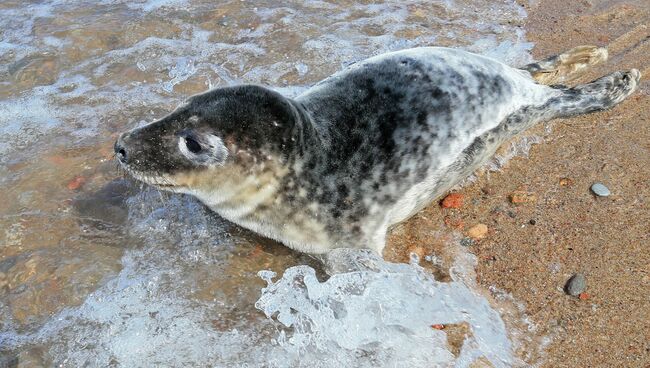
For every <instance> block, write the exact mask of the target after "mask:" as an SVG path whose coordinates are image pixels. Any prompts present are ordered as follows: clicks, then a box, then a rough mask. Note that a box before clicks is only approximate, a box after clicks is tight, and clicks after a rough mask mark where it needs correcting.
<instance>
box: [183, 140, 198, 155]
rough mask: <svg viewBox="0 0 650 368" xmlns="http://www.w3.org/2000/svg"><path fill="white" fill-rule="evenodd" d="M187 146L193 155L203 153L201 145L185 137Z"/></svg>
mask: <svg viewBox="0 0 650 368" xmlns="http://www.w3.org/2000/svg"><path fill="white" fill-rule="evenodd" d="M185 146H186V147H187V150H188V151H190V152H192V153H199V152H201V145H200V144H199V142H197V141H196V140H194V138H191V137H185Z"/></svg>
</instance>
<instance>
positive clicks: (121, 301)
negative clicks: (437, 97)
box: [0, 0, 532, 367]
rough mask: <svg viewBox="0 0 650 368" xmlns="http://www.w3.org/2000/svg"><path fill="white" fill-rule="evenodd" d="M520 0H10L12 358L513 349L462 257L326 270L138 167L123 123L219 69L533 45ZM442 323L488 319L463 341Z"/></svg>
mask: <svg viewBox="0 0 650 368" xmlns="http://www.w3.org/2000/svg"><path fill="white" fill-rule="evenodd" d="M524 17H525V13H524V12H523V10H522V9H521V8H520V7H519V6H518V5H516V4H515V3H514V2H512V1H507V0H498V1H494V2H490V4H489V5H484V4H483V2H481V1H467V0H462V1H459V0H456V1H452V0H448V1H433V2H432V1H408V2H402V1H384V2H376V3H369V2H365V1H356V2H355V1H339V2H336V3H333V2H325V1H291V2H280V1H254V2H253V1H239V0H237V1H224V2H220V3H215V2H213V1H189V0H187V1H185V0H149V1H138V2H132V1H120V0H105V1H92V2H91V1H74V2H72V1H65V0H58V1H56V0H55V1H4V2H1V3H0V30H2V37H1V39H0V203H2V204H3V206H2V207H1V208H0V301H1V302H2V304H1V305H0V366H2V365H3V364H7V363H10V362H19V364H21V365H22V366H41V365H42V366H50V365H53V364H58V365H61V366H70V367H77V366H82V365H88V366H106V365H111V366H124V367H134V366H147V365H161V364H162V365H174V366H188V365H190V366H191V365H199V366H204V365H212V366H245V365H249V366H261V365H265V366H279V367H281V366H297V365H301V364H302V365H305V366H307V365H311V366H313V365H316V366H339V365H341V364H343V365H357V366H360V365H362V364H364V365H368V366H377V365H380V366H406V365H408V366H431V364H435V363H437V364H439V365H443V366H454V365H456V366H469V364H470V363H471V362H472V361H474V360H476V359H479V360H480V359H487V360H489V361H490V362H491V363H492V364H493V365H495V366H503V365H511V364H514V362H515V361H516V360H517V358H516V357H514V356H513V355H512V352H511V350H512V347H511V346H510V345H511V344H515V345H516V342H512V341H510V339H512V338H513V337H512V335H513V334H512V332H507V331H506V330H505V327H504V325H503V322H502V321H501V319H500V318H499V316H498V314H497V313H496V312H495V310H494V309H493V308H492V307H490V305H489V304H487V302H486V301H485V299H484V298H483V297H482V296H480V294H478V293H477V292H474V291H472V290H471V288H470V289H468V288H467V286H465V283H464V282H463V281H462V277H458V278H457V279H456V280H455V281H453V282H451V283H438V282H436V281H434V280H433V279H431V278H430V277H428V276H425V275H424V274H423V271H421V270H420V269H419V268H417V267H416V266H395V265H390V264H387V263H385V262H382V261H380V260H372V262H373V264H376V266H375V268H374V269H371V270H368V269H366V268H363V267H361V268H355V269H352V270H345V271H339V273H338V274H337V275H336V276H335V277H332V278H330V279H329V280H328V281H327V282H324V283H320V282H318V281H315V280H314V279H313V278H310V277H311V276H310V275H311V273H313V272H315V273H316V274H318V275H319V277H320V279H321V280H324V277H325V276H324V274H325V270H324V269H323V267H322V266H320V263H319V261H318V260H316V259H313V258H312V257H309V256H305V255H299V254H296V253H294V252H291V251H289V250H287V249H286V248H284V247H282V246H280V245H278V244H275V243H273V242H270V241H267V240H264V239H261V238H259V237H256V236H255V235H254V234H251V233H249V232H247V231H244V230H241V229H239V228H237V227H235V226H233V225H231V224H229V223H227V222H225V221H224V220H222V219H220V218H219V217H218V216H216V215H214V214H212V213H209V212H208V211H207V210H206V209H205V208H204V207H203V206H202V205H201V204H199V203H198V202H197V201H195V200H194V199H192V198H189V197H185V196H179V195H169V194H164V193H159V192H157V191H155V190H152V189H150V188H146V187H142V186H141V185H139V184H136V183H133V182H132V181H130V180H128V179H124V178H123V177H122V175H121V174H120V173H119V172H118V170H117V169H116V165H115V163H114V162H113V154H112V143H113V141H114V139H115V137H116V135H117V134H118V133H119V132H121V131H124V130H126V129H130V128H132V127H134V126H136V125H138V124H144V123H146V122H149V121H152V120H154V119H156V118H158V117H161V116H163V115H164V114H165V113H166V112H168V111H170V110H171V109H173V108H174V107H175V106H177V105H178V104H179V103H181V102H182V101H183V100H184V98H186V97H188V96H190V95H192V94H194V93H198V92H201V91H204V90H206V89H208V88H212V87H219V86H227V85H232V84H236V83H259V84H265V85H270V86H272V87H274V88H276V89H278V90H279V91H281V92H283V93H285V94H288V95H295V94H297V93H299V92H300V91H302V90H304V89H305V88H307V87H308V86H309V85H310V84H312V83H314V82H316V81H318V80H320V79H322V78H324V77H326V76H328V75H330V74H331V73H333V72H335V71H337V70H340V69H341V68H343V67H345V66H346V65H349V64H351V63H354V62H355V61H358V60H361V59H364V58H366V57H369V56H372V55H376V54H379V53H382V52H387V51H393V50H399V49H403V48H408V47H415V46H430V45H437V46H453V47H464V48H466V49H469V50H471V51H475V52H481V53H484V54H487V55H490V56H493V57H496V58H499V59H501V60H504V61H507V62H509V63H511V64H521V63H524V62H526V61H528V60H529V55H528V52H527V51H528V50H529V49H530V48H531V46H532V45H531V44H529V43H527V42H526V41H525V37H524V33H523V30H522V29H521V22H522V20H523V19H524ZM357 256H358V257H366V256H367V255H364V254H361V255H357ZM350 257H354V256H350V255H347V256H346V257H331V259H329V260H328V262H327V264H328V265H329V266H331V267H334V268H337V267H338V266H341V265H345V264H346V262H347V261H348V260H349V258H350ZM369 262H370V261H369ZM304 264H307V265H308V266H300V267H298V268H289V267H291V266H295V265H304ZM464 264H465V265H466V267H469V268H471V262H469V261H467V262H465V263H464ZM467 265H470V266H467ZM399 267H402V268H399ZM339 268H340V267H339ZM287 269H288V270H287ZM262 270H271V271H274V272H276V273H278V275H283V274H284V275H285V277H284V278H279V277H276V279H275V280H276V283H272V282H271V281H270V280H268V275H269V274H268V273H263V275H264V276H265V277H267V282H269V283H270V284H269V286H268V287H267V288H266V289H265V290H264V291H262V288H264V287H265V285H267V283H266V282H265V281H264V280H263V279H262V278H261V277H260V276H258V272H259V271H262ZM285 270H286V272H285ZM296 278H297V279H299V280H300V281H299V282H297V281H296V282H292V280H294V281H295V280H296ZM309 280H310V281H309ZM413 280H415V281H417V283H421V284H422V285H423V286H422V290H417V287H416V286H415V285H417V283H416V282H414V281H413ZM308 281H309V282H308ZM283 285H285V286H286V287H284V288H283V287H281V286H283ZM353 286H354V287H353ZM313 290H319V294H318V295H313ZM355 293H357V294H358V293H362V294H363V295H364V296H365V297H364V298H358V297H355V296H354V295H357V294H355ZM364 293H365V294H364ZM319 298H320V299H319ZM258 300H259V301H258ZM256 302H257V307H256ZM395 303H397V304H395ZM436 305H439V308H437V307H435V306H436ZM462 305H468V307H467V308H466V309H462V310H460V309H459V308H461V307H460V306H462ZM310 306H311V307H310ZM444 306H448V307H444ZM449 306H456V308H450V307H449ZM312 307H313V308H312ZM314 308H315V309H314ZM289 310H290V311H293V312H291V313H288V312H287V311H289ZM342 310H345V311H347V312H346V314H345V316H344V315H342V314H340V313H342V312H341V311H342ZM355 311H356V313H358V312H359V311H363V313H361V315H362V316H365V317H367V319H366V320H363V321H362V322H360V320H359V319H358V318H352V316H354V314H353V312H355ZM400 311H409V313H411V312H413V313H416V312H417V313H419V315H418V316H415V315H414V316H413V318H404V316H403V315H400ZM278 313H279V314H278ZM287 313H288V314H292V313H293V317H292V318H289V317H287V315H288V314H287ZM457 313H460V315H457ZM361 315H360V316H361ZM346 316H347V317H346ZM287 318H289V319H287ZM359 318H360V317H359ZM355 321H356V323H357V325H355ZM360 323H362V324H363V326H361V325H360ZM435 323H450V324H461V325H462V324H463V323H464V324H465V325H466V326H469V327H467V328H469V329H470V330H471V331H472V332H471V333H469V334H468V335H469V337H467V338H466V339H461V342H463V341H464V344H465V345H463V348H462V349H460V348H458V349H454V348H450V347H449V346H448V345H447V344H446V343H445V334H449V333H450V332H441V331H437V330H433V329H431V328H430V327H429V325H431V324H435ZM354 326H356V327H355V328H356V329H354V330H351V328H353V327H354ZM477 326H484V327H485V326H487V327H486V328H488V330H489V331H490V332H489V334H487V335H485V334H484V335H481V331H480V327H477ZM486 336H487V337H486ZM488 340H489V341H488ZM495 351H498V352H495ZM481 357H483V358H481Z"/></svg>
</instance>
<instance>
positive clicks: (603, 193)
mask: <svg viewBox="0 0 650 368" xmlns="http://www.w3.org/2000/svg"><path fill="white" fill-rule="evenodd" d="M591 191H592V192H594V194H595V195H597V196H599V197H609V195H610V194H611V193H610V192H609V188H607V187H606V186H605V185H604V184H602V183H595V184H594V185H592V186H591Z"/></svg>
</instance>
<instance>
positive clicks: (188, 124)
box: [115, 85, 301, 202]
mask: <svg viewBox="0 0 650 368" xmlns="http://www.w3.org/2000/svg"><path fill="white" fill-rule="evenodd" d="M299 119H300V118H299V114H298V110H297V109H296V107H295V106H294V105H293V103H292V102H291V101H290V100H289V99H287V98H285V97H283V96H282V95H280V94H278V93H276V92H273V91H271V90H268V89H266V88H263V87H259V86H250V85H248V86H246V85H245V86H237V87H228V88H220V89H215V90H212V91H209V92H206V93H203V94H200V95H196V96H193V97H191V98H190V99H189V100H188V101H187V103H185V104H183V105H182V106H180V107H178V108H177V109H176V110H175V111H174V112H172V113H171V114H169V115H168V116H166V117H164V118H162V119H160V120H158V121H155V122H153V123H150V124H148V125H146V126H143V127H140V128H136V129H133V130H131V131H129V132H126V133H123V134H122V135H121V136H120V137H119V138H118V139H117V141H116V142H115V154H116V157H117V159H118V160H119V162H120V164H121V166H122V167H123V168H124V169H125V170H126V171H127V172H128V173H129V174H131V175H132V176H133V177H135V178H136V179H138V180H140V181H143V182H145V183H147V184H150V185H153V186H156V187H158V188H161V189H165V190H170V191H174V192H182V193H188V194H193V195H196V196H197V197H199V198H200V199H202V200H204V201H209V202H219V199H220V198H222V199H227V198H226V197H231V196H233V195H235V191H237V192H238V193H241V190H242V189H245V186H246V185H247V184H246V183H250V185H252V186H255V187H256V188H261V187H262V186H264V185H268V184H273V183H277V180H278V179H279V177H281V176H282V171H283V170H281V169H280V168H282V167H284V166H285V164H286V161H287V160H288V159H289V157H290V155H291V152H292V151H293V150H294V148H295V147H296V146H297V145H299V144H300V142H299V141H300V135H301V133H300V124H298V121H299Z"/></svg>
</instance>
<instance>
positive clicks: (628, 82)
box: [549, 69, 641, 118]
mask: <svg viewBox="0 0 650 368" xmlns="http://www.w3.org/2000/svg"><path fill="white" fill-rule="evenodd" d="M640 79H641V73H640V72H639V71H638V70H637V69H632V70H630V71H627V72H622V71H621V72H615V73H612V74H610V75H606V76H604V77H602V78H599V79H596V80H595V81H593V82H591V83H587V84H581V85H578V86H576V87H574V88H565V89H561V91H562V92H563V93H562V94H561V95H560V96H558V97H554V98H552V99H551V100H550V101H549V105H550V106H549V108H550V109H549V111H550V112H551V114H553V116H551V118H566V117H570V116H575V115H581V114H587V113H590V112H594V111H601V110H607V109H609V108H612V107H614V106H615V105H617V104H619V103H620V102H622V101H623V100H624V99H625V98H627V97H628V96H629V95H631V94H632V93H634V91H635V90H636V89H637V86H638V84H639V80H640Z"/></svg>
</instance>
